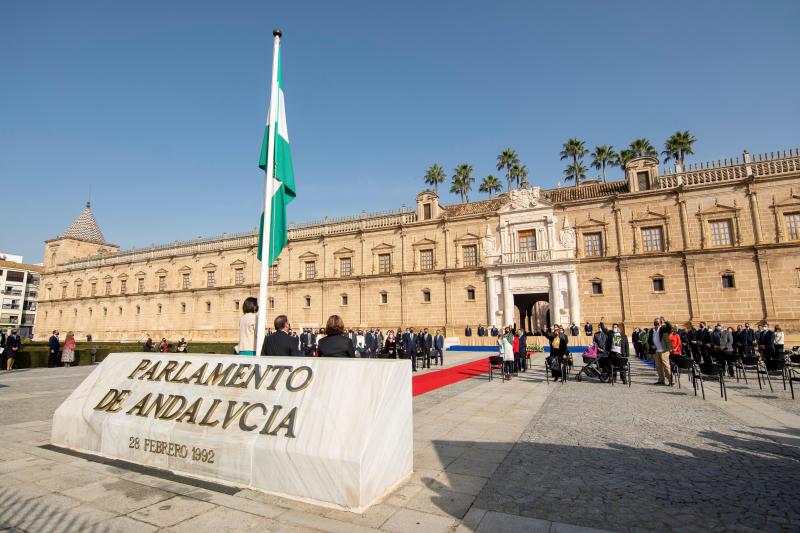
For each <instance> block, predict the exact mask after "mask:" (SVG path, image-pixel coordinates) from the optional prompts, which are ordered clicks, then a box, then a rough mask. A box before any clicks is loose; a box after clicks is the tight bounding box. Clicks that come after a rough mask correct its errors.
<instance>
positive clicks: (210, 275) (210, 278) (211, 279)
mask: <svg viewBox="0 0 800 533" xmlns="http://www.w3.org/2000/svg"><path fill="white" fill-rule="evenodd" d="M215 283H216V278H215V276H214V271H213V270H209V271H208V272H206V287H213V286H214V284H215Z"/></svg>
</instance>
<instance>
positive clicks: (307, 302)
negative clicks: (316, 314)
mask: <svg viewBox="0 0 800 533" xmlns="http://www.w3.org/2000/svg"><path fill="white" fill-rule="evenodd" d="M305 299H306V307H311V296H306V298H305Z"/></svg>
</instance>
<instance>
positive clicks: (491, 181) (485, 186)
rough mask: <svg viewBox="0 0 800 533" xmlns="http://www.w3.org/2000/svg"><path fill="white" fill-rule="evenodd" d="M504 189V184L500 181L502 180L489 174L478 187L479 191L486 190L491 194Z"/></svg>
mask: <svg viewBox="0 0 800 533" xmlns="http://www.w3.org/2000/svg"><path fill="white" fill-rule="evenodd" d="M502 190H503V184H502V183H500V180H499V179H497V178H495V177H494V176H492V175H491V174H489V175H488V176H486V177H485V178H483V181H481V185H480V187H478V191H480V192H485V193H489V194H494V193H498V192H500V191H502Z"/></svg>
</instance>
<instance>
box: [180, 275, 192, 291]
mask: <svg viewBox="0 0 800 533" xmlns="http://www.w3.org/2000/svg"><path fill="white" fill-rule="evenodd" d="M182 278H183V288H184V289H189V288H191V286H192V282H191V280H190V279H189V273H188V272H187V273H185V274H183V276H182Z"/></svg>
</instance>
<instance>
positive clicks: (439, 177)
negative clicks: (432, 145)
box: [425, 163, 447, 194]
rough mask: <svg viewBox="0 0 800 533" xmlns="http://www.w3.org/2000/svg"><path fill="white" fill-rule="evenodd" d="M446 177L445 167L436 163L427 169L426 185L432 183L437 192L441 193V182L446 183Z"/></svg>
mask: <svg viewBox="0 0 800 533" xmlns="http://www.w3.org/2000/svg"><path fill="white" fill-rule="evenodd" d="M445 179H447V175H446V174H445V173H444V169H443V168H442V167H441V166H439V165H437V164H435V163H434V164H433V165H431V166H430V167H429V168H428V170H426V171H425V185H432V186H433V187H434V189H436V194H439V184H440V183H444V180H445Z"/></svg>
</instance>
